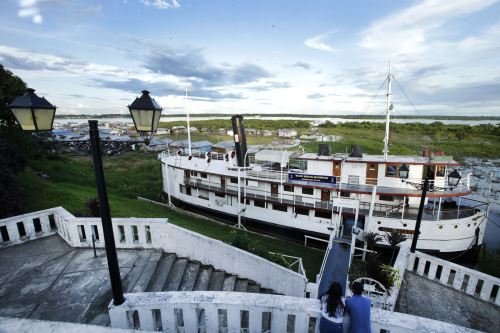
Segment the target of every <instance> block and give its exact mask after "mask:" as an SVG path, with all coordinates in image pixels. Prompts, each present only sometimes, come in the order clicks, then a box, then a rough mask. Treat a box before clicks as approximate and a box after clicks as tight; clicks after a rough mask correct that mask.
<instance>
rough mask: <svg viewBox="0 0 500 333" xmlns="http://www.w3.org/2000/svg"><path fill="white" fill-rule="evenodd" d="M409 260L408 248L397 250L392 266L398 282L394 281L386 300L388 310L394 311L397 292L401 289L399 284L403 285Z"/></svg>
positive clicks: (403, 247) (402, 247)
mask: <svg viewBox="0 0 500 333" xmlns="http://www.w3.org/2000/svg"><path fill="white" fill-rule="evenodd" d="M409 258H410V248H409V247H408V246H401V247H400V248H399V252H398V256H397V257H396V261H395V262H394V265H393V266H392V267H393V269H394V270H396V271H397V272H398V274H399V277H400V279H401V280H400V281H396V283H395V284H394V285H393V286H392V287H391V290H390V295H389V298H388V299H387V304H388V306H389V309H388V310H391V311H394V308H395V307H396V302H397V300H398V295H399V290H400V289H401V283H404V282H403V281H402V280H403V276H404V274H405V270H406V267H407V265H408V259H409Z"/></svg>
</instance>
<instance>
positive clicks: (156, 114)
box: [153, 111, 161, 132]
mask: <svg viewBox="0 0 500 333" xmlns="http://www.w3.org/2000/svg"><path fill="white" fill-rule="evenodd" d="M160 116H161V111H156V112H155V119H154V120H153V131H154V132H156V130H157V129H158V124H159V123H160Z"/></svg>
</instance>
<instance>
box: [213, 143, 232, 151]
mask: <svg viewBox="0 0 500 333" xmlns="http://www.w3.org/2000/svg"><path fill="white" fill-rule="evenodd" d="M233 149H234V141H222V142H218V143H216V144H214V145H213V146H212V151H214V152H217V153H223V154H225V153H228V152H230V151H232V150H233Z"/></svg>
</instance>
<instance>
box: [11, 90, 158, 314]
mask: <svg viewBox="0 0 500 333" xmlns="http://www.w3.org/2000/svg"><path fill="white" fill-rule="evenodd" d="M34 91H35V90H34V89H27V90H26V93H25V94H24V95H23V96H19V97H16V99H14V101H13V102H12V103H11V104H9V107H10V109H11V110H12V113H13V114H14V116H15V117H16V119H17V121H18V122H19V124H20V125H21V127H22V129H23V130H25V131H33V130H35V131H50V130H52V124H53V122H54V115H55V111H56V108H55V106H53V105H52V104H50V103H49V102H48V101H47V100H46V99H45V98H40V97H38V96H36V94H35V93H34ZM142 93H143V94H142V96H141V97H140V98H136V99H135V101H134V102H133V103H132V104H131V105H130V106H129V110H130V114H131V115H132V119H133V120H134V125H135V128H136V130H137V132H139V133H141V134H143V135H144V134H145V133H151V135H153V133H154V132H155V131H156V129H157V128H158V123H159V121H160V115H161V110H162V109H161V107H160V106H159V105H158V104H157V103H156V101H155V100H154V99H152V98H151V97H150V96H149V92H148V91H147V90H144V91H143V92H142ZM89 136H90V146H91V151H92V158H93V164H94V173H95V177H96V187H97V194H98V197H99V207H100V213H101V223H102V229H103V234H104V244H105V248H106V256H107V261H108V270H109V277H110V281H111V289H112V292H113V304H114V305H120V304H122V303H123V302H124V301H125V299H124V297H123V287H122V281H121V277H120V266H119V264H118V256H117V254H116V245H115V238H114V235H113V225H112V221H111V213H110V210H109V201H108V192H107V189H106V180H105V178H104V169H103V166H102V158H101V143H100V139H99V128H98V122H97V120H89Z"/></svg>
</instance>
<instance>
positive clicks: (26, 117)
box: [12, 108, 36, 131]
mask: <svg viewBox="0 0 500 333" xmlns="http://www.w3.org/2000/svg"><path fill="white" fill-rule="evenodd" d="M12 113H13V114H14V117H16V119H17V121H18V122H19V124H20V125H21V127H22V129H23V130H24V131H34V130H36V128H35V123H34V122H33V116H32V114H31V109H29V108H12Z"/></svg>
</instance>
